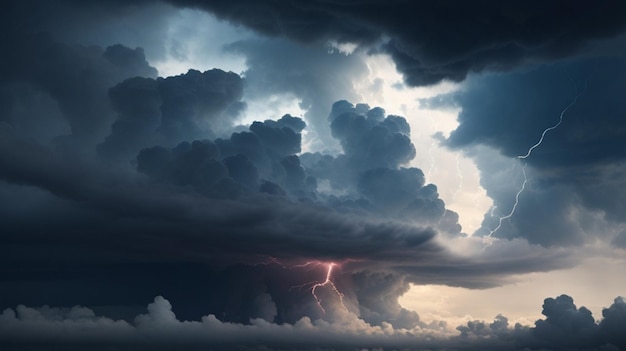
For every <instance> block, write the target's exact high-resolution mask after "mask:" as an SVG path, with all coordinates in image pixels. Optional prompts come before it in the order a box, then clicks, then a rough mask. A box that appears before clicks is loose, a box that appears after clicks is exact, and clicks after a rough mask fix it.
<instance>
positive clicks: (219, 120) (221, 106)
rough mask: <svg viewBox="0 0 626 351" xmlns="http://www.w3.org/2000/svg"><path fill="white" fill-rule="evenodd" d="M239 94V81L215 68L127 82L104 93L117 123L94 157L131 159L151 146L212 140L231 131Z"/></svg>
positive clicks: (232, 75) (239, 104)
mask: <svg viewBox="0 0 626 351" xmlns="http://www.w3.org/2000/svg"><path fill="white" fill-rule="evenodd" d="M242 94H243V81H242V79H241V78H240V77H239V76H238V75H237V74H235V73H232V72H224V71H222V70H219V69H213V70H209V71H205V72H203V73H201V72H199V71H196V70H189V71H188V72H187V73H186V74H182V75H178V76H175V77H168V78H158V79H156V80H155V79H151V78H141V77H135V78H130V79H127V80H125V81H123V82H121V83H119V84H117V85H116V86H114V87H112V88H111V89H110V90H109V97H110V99H111V104H112V105H113V108H114V109H115V111H116V112H117V119H116V120H115V122H114V123H113V124H112V126H111V132H110V134H109V135H108V136H107V137H106V139H105V140H104V142H103V143H102V144H100V145H98V152H99V154H100V155H101V156H103V157H105V158H108V159H115V158H122V157H125V158H126V159H125V161H127V160H130V159H131V158H132V157H133V156H134V155H135V154H136V153H137V151H139V150H141V149H142V148H144V147H146V146H149V145H152V144H154V143H157V142H158V143H164V144H166V145H175V144H177V143H179V142H181V141H183V140H188V139H194V138H204V137H212V136H214V135H215V133H216V132H221V131H222V130H224V129H226V128H229V127H231V126H232V125H233V124H234V123H233V120H234V117H236V115H237V113H238V112H239V109H240V108H241V107H242V105H241V104H242V103H241V102H240V99H241V97H242Z"/></svg>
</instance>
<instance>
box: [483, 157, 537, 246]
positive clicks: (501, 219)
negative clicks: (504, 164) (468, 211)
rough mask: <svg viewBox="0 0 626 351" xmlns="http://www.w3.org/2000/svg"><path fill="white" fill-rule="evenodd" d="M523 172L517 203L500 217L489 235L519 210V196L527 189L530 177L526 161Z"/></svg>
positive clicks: (516, 198) (516, 196) (516, 197)
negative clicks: (527, 173) (527, 174)
mask: <svg viewBox="0 0 626 351" xmlns="http://www.w3.org/2000/svg"><path fill="white" fill-rule="evenodd" d="M522 174H523V175H524V181H523V182H522V186H521V187H520V189H519V190H518V191H517V193H516V194H515V203H514V204H513V207H512V208H511V212H509V213H508V214H507V215H506V216H503V217H500V219H499V220H498V225H497V226H496V227H495V228H494V229H493V230H490V231H489V234H487V237H491V236H492V235H493V233H495V232H497V231H498V230H499V229H500V227H502V222H504V220H505V219H509V218H511V217H513V215H514V214H515V210H517V205H518V204H519V197H520V195H521V194H522V193H523V192H524V189H526V183H528V177H527V176H526V163H524V165H523V166H522ZM492 213H493V212H492Z"/></svg>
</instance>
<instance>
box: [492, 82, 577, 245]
mask: <svg viewBox="0 0 626 351" xmlns="http://www.w3.org/2000/svg"><path fill="white" fill-rule="evenodd" d="M586 89H587V82H586V81H585V87H584V88H583V89H582V90H581V91H580V92H579V93H578V94H576V96H575V97H574V99H573V100H572V101H571V102H570V103H569V104H568V105H567V106H565V108H564V109H563V110H562V111H561V114H560V115H559V121H558V122H557V123H556V124H555V125H553V126H551V127H548V128H546V129H545V130H544V131H543V133H541V137H540V138H539V141H537V143H535V144H534V145H533V146H531V147H530V148H529V149H528V152H526V154H525V155H519V156H517V157H516V158H517V159H519V160H525V159H528V158H529V157H530V155H531V154H532V152H533V150H535V149H536V148H538V147H539V146H540V145H541V143H543V140H544V139H545V137H546V134H548V132H549V131H552V130H555V129H557V128H558V127H559V126H560V125H561V124H562V123H563V117H564V116H565V113H566V112H567V110H569V109H570V108H571V107H572V106H574V104H576V102H577V101H578V99H579V98H580V96H581V95H582V94H583V92H584V91H585V90H586ZM522 174H523V175H524V182H522V186H521V188H520V189H519V190H518V191H517V193H516V194H515V203H514V204H513V207H512V208H511V211H510V212H509V213H508V214H507V215H505V216H503V217H500V219H499V220H498V225H497V226H496V227H495V228H494V229H493V230H490V231H489V234H487V237H491V236H492V235H493V234H494V233H495V232H497V231H498V230H499V229H500V228H501V227H502V222H503V221H504V220H505V219H510V218H511V217H513V215H514V214H515V210H516V209H517V206H518V205H519V197H520V195H521V194H522V193H523V192H524V189H525V188H526V183H528V177H527V176H526V163H524V165H523V166H522ZM492 213H493V211H492Z"/></svg>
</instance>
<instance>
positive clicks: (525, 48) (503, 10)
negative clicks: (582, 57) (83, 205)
mask: <svg viewBox="0 0 626 351" xmlns="http://www.w3.org/2000/svg"><path fill="white" fill-rule="evenodd" d="M170 2H171V3H173V4H177V5H180V6H194V7H200V8H203V9H206V10H208V11H210V12H213V13H215V14H217V15H218V16H220V17H221V18H224V19H227V20H229V21H232V22H234V23H241V24H244V25H246V26H248V27H250V28H252V29H254V30H256V31H258V32H260V33H263V34H267V35H270V36H284V37H287V38H291V39H294V40H296V41H300V42H306V43H311V42H318V43H319V42H322V43H324V42H325V41H328V40H334V41H338V42H350V43H356V44H359V45H366V46H367V45H372V44H374V43H376V42H377V41H380V40H383V38H391V40H390V41H389V42H388V43H387V44H386V45H384V48H383V51H386V52H388V53H389V54H391V56H392V58H393V59H394V61H395V62H396V65H397V67H398V69H399V70H400V71H401V72H402V73H403V74H404V75H405V80H406V82H407V83H408V84H410V85H428V84H434V83H437V82H440V81H442V80H453V81H460V80H463V79H464V78H465V77H466V76H467V74H468V73H470V72H480V71H483V70H507V69H510V68H513V67H516V66H518V65H520V64H524V63H527V62H532V61H537V60H553V59H555V58H562V57H566V56H568V55H574V54H577V53H579V52H581V51H583V50H584V49H585V47H586V45H587V44H588V43H589V42H591V41H593V40H595V39H600V38H607V37H611V36H614V35H617V34H619V33H622V32H623V31H624V29H625V28H624V23H625V21H624V18H625V17H624V16H625V15H624V14H625V13H626V11H625V8H624V4H623V3H621V2H619V1H610V2H603V3H601V4H589V3H588V2H582V1H574V2H572V1H550V2H547V3H534V2H533V3H527V2H507V3H502V2H500V1H482V2H479V3H476V2H459V3H456V2H455V3H441V2H438V1H430V2H420V3H415V2H413V1H394V3H393V4H392V5H390V4H389V3H388V2H384V1H367V2H362V1H349V0H347V1H338V2H325V1H314V2H307V3H306V4H301V3H296V2H291V1H253V2H250V1H231V2H227V3H224V2H220V1H202V0H181V1H176V0H172V1H170Z"/></svg>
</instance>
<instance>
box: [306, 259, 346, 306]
mask: <svg viewBox="0 0 626 351" xmlns="http://www.w3.org/2000/svg"><path fill="white" fill-rule="evenodd" d="M334 267H335V263H333V262H331V263H328V266H327V271H326V280H324V281H323V282H321V283H315V284H313V286H312V287H311V295H313V298H315V302H317V307H319V308H320V310H321V311H322V313H326V310H325V309H324V307H322V300H321V299H320V298H319V296H317V294H316V293H315V290H316V289H317V288H321V287H324V286H329V287H331V288H332V290H333V291H334V292H335V294H337V296H338V297H339V301H340V302H341V304H342V305H343V294H342V293H341V292H340V291H339V289H337V286H335V283H333V281H332V280H331V278H332V274H333V268H334ZM344 307H345V306H344Z"/></svg>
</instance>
